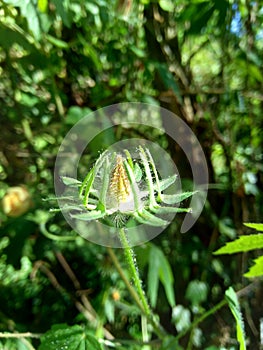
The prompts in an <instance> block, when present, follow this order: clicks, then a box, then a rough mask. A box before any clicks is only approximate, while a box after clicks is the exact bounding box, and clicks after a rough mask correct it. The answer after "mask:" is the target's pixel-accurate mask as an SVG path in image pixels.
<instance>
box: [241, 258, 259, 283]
mask: <svg viewBox="0 0 263 350" xmlns="http://www.w3.org/2000/svg"><path fill="white" fill-rule="evenodd" d="M262 275H263V256H260V257H259V258H257V259H255V260H254V265H253V266H251V267H250V269H249V271H248V272H246V273H245V274H244V276H245V277H248V278H251V277H259V276H262Z"/></svg>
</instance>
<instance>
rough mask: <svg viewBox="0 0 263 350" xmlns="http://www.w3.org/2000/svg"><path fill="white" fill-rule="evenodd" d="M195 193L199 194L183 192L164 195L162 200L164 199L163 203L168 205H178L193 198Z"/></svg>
mask: <svg viewBox="0 0 263 350" xmlns="http://www.w3.org/2000/svg"><path fill="white" fill-rule="evenodd" d="M195 193H197V191H194V192H183V193H178V194H162V195H161V199H162V202H164V203H166V204H176V203H180V202H182V201H183V200H185V199H186V198H189V197H191V196H193V195H194V194H195Z"/></svg>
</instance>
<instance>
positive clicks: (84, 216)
mask: <svg viewBox="0 0 263 350" xmlns="http://www.w3.org/2000/svg"><path fill="white" fill-rule="evenodd" d="M104 215H105V213H103V212H102V211H100V210H92V211H90V212H87V213H81V214H72V215H71V217H72V218H74V219H79V220H83V221H91V220H97V219H100V218H102V217H103V216H104Z"/></svg>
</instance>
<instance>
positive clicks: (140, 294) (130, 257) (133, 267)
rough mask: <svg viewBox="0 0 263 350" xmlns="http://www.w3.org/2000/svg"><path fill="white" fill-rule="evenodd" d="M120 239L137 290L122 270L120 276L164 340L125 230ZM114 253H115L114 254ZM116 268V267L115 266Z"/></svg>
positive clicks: (163, 331) (162, 331) (122, 230)
mask: <svg viewBox="0 0 263 350" xmlns="http://www.w3.org/2000/svg"><path fill="white" fill-rule="evenodd" d="M119 237H120V241H121V244H122V247H123V249H124V254H125V257H126V260H127V262H128V265H129V268H130V274H131V278H132V280H133V283H134V287H135V289H134V288H133V287H132V286H131V284H130V282H129V281H128V280H127V278H126V276H125V277H124V278H123V276H122V275H123V271H122V269H121V267H120V269H121V272H120V271H119V272H120V275H121V277H122V278H123V280H124V282H125V284H126V286H127V287H128V289H129V290H130V291H132V293H131V295H132V296H133V298H134V299H135V301H136V303H137V305H138V306H139V307H140V309H141V311H142V312H143V313H144V315H145V316H146V318H147V320H148V321H149V322H150V323H151V325H152V327H153V329H154V332H155V333H156V334H157V335H158V337H159V338H160V339H163V338H164V337H165V336H166V332H165V330H164V329H163V328H162V326H161V325H160V323H159V322H158V320H157V319H156V318H155V317H154V315H153V312H152V310H151V308H150V306H149V304H148V301H147V298H146V295H145V293H144V290H143V288H142V282H141V280H140V276H139V272H138V268H137V263H136V258H135V254H134V252H133V249H132V248H131V247H130V244H129V241H128V238H127V236H126V233H125V228H121V229H120V231H119ZM112 253H113V252H112ZM113 254H114V253H113ZM115 266H116V265H115Z"/></svg>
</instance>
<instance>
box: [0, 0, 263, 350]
mask: <svg viewBox="0 0 263 350" xmlns="http://www.w3.org/2000/svg"><path fill="white" fill-rule="evenodd" d="M262 21H263V2H262V1H260V0H257V1H253V2H249V1H241V0H228V1H227V0H213V1H202V0H193V1H188V0H176V1H173V0H155V1H151V0H136V1H135V0H134V1H132V0H118V1H115V0H64V1H60V0H38V1H37V0H0V77H1V80H0V104H1V112H0V113H1V114H0V121H1V138H0V197H1V198H3V201H2V204H3V205H2V208H3V210H2V212H1V213H0V249H1V258H0V305H1V306H0V332H1V333H0V335H1V338H2V340H1V342H0V349H8V350H13V349H19V350H26V349H31V350H32V349H38V348H39V349H40V350H47V349H49V350H53V349H57V350H59V349H61V350H62V348H63V349H66V347H63V346H66V345H65V344H64V345H63V346H62V345H61V344H62V343H61V341H62V340H63V339H68V343H67V346H68V349H69V350H70V349H82V347H81V346H83V348H84V347H85V345H84V343H83V342H84V341H83V337H84V336H83V335H85V342H86V344H88V345H87V346H88V348H89V349H100V347H102V348H103V349H111V348H116V349H124V348H127V349H145V350H149V349H155V348H156V349H167V350H172V349H188V350H190V349H195V348H200V349H207V350H208V349H210V350H219V349H238V348H240V349H244V348H245V347H244V346H245V345H244V344H245V342H243V345H242V336H244V337H245V338H246V343H247V348H248V349H257V348H259V347H260V318H261V317H262V310H261V309H260V306H261V304H262V298H263V290H262V280H260V279H250V278H251V275H250V276H249V275H248V276H247V277H250V278H247V277H244V276H243V275H244V274H245V273H246V272H247V271H248V270H249V268H250V267H251V266H252V265H253V259H256V258H258V257H260V251H259V250H253V251H252V252H245V253H237V254H235V255H214V254H213V252H214V251H216V250H217V249H219V248H220V247H222V246H223V245H224V243H226V242H228V241H232V240H235V239H236V238H238V237H239V236H242V237H243V235H246V234H250V233H252V234H255V231H254V230H253V226H252V228H251V227H248V226H244V225H243V223H248V222H250V223H251V222H262V208H263V196H262V188H263V176H262V170H263V169H262V143H263V141H262V129H263V125H262V124H263V119H262V108H263V95H262V89H263V62H262V50H263V31H262V26H261V23H262ZM133 101H137V102H144V103H149V104H155V105H156V104H159V105H160V106H163V107H165V108H167V109H168V110H170V111H172V112H173V113H175V114H176V115H178V116H179V117H180V118H182V120H183V121H184V122H185V123H187V124H188V125H189V126H190V127H191V129H192V130H193V132H194V133H195V135H196V136H197V138H198V140H199V142H200V143H201V145H202V148H203V150H204V152H205V156H206V160H207V163H208V169H209V183H210V187H209V192H208V198H207V201H206V205H205V208H204V210H203V212H202V215H201V216H200V218H199V220H198V222H197V223H196V224H195V225H194V226H193V227H192V228H191V230H190V231H188V232H187V233H185V234H181V233H180V223H181V217H179V216H176V220H175V221H174V222H173V223H172V224H171V225H170V226H169V227H168V228H167V229H166V230H165V231H164V232H163V233H162V234H161V235H159V236H158V237H157V238H155V239H154V240H152V241H151V242H149V243H147V244H144V245H142V246H138V247H136V248H135V254H136V257H137V260H138V268H139V271H140V275H141V278H142V280H143V288H144V289H145V290H146V295H147V297H148V299H149V301H150V304H151V308H152V309H153V310H154V313H155V315H158V317H157V316H156V317H157V318H158V319H159V321H158V323H160V324H161V325H162V327H163V329H164V334H165V335H163V336H162V334H159V332H158V331H156V329H155V327H154V325H152V324H151V323H150V324H149V322H147V320H146V319H145V317H144V316H143V315H141V311H140V310H139V309H138V307H137V305H136V303H134V301H133V298H132V295H131V293H130V290H129V289H127V285H126V284H125V282H124V280H123V276H121V274H120V272H121V273H123V274H124V276H126V275H128V273H129V269H128V267H127V263H126V260H125V256H124V254H123V251H122V250H121V249H117V250H114V249H113V250H111V249H107V248H105V247H102V246H99V245H96V244H93V243H90V242H88V241H86V240H84V239H83V238H81V237H80V236H79V235H78V234H77V233H76V232H74V231H73V230H72V229H71V227H70V226H69V225H68V224H67V222H66V221H65V219H64V217H63V216H62V215H61V213H54V212H50V207H51V206H54V203H52V204H50V202H49V201H43V199H47V198H50V197H54V184H53V176H54V174H53V171H54V163H55V158H56V154H57V152H58V149H59V146H60V144H61V142H62V140H63V138H64V136H65V135H66V133H67V132H68V130H70V128H71V127H72V126H73V125H74V124H75V123H76V122H77V121H79V120H80V119H81V118H82V117H83V116H86V115H87V114H88V113H90V112H91V111H96V110H97V109H99V108H101V107H105V106H108V105H111V104H113V103H119V102H133ZM164 127H166V126H165V125H164ZM136 136H138V137H142V136H143V137H145V138H147V139H149V140H150V141H155V139H154V135H153V134H152V133H151V130H148V129H147V128H143V129H142V130H141V131H140V134H136V131H135V130H131V129H128V128H121V126H118V127H116V128H114V129H112V130H110V132H108V133H107V134H106V136H105V137H102V138H98V139H97V140H96V142H93V143H91V144H90V147H89V152H88V153H87V154H86V166H87V164H90V165H92V164H93V161H94V159H96V158H97V156H98V151H101V150H102V149H106V148H107V146H108V145H110V144H111V143H113V142H114V141H115V140H116V141H117V140H119V139H122V138H129V137H136ZM161 142H162V144H163V145H164V147H165V148H166V150H167V151H168V152H169V153H170V154H171V157H172V158H173V160H174V161H175V163H176V166H177V168H178V169H179V172H180V176H181V177H182V179H183V180H184V181H183V185H184V186H185V187H186V189H187V187H188V186H189V184H191V181H192V174H191V169H190V167H189V165H188V164H187V162H186V161H185V157H184V153H183V152H182V151H181V150H180V149H179V148H178V147H177V145H176V144H175V143H174V141H173V140H171V139H170V138H166V139H165V140H162V141H161ZM90 165H88V166H87V167H88V169H89V168H90ZM82 167H84V165H83V164H82ZM88 169H85V168H84V169H82V170H81V171H80V173H85V172H87V171H88ZM8 196H9V197H8ZM4 198H5V199H4ZM21 198H22V204H21V206H20V201H21ZM10 203H15V205H14V204H12V205H14V206H15V208H13V207H11V209H10V207H8V205H9V204H10ZM183 215H184V214H183ZM183 215H182V217H183ZM256 228H257V229H258V230H259V231H260V230H261V231H262V227H258V226H257V227H256ZM246 244H249V243H248V242H246ZM253 248H262V243H258V244H256V245H255V246H253ZM242 250H243V251H244V250H246V249H240V250H236V251H237V252H240V251H242ZM230 252H231V251H230ZM227 253H229V252H227ZM156 261H157V262H159V264H158V263H157V265H156ZM116 266H117V267H119V269H118V268H116ZM262 270H263V269H261V272H262ZM262 274H263V273H262ZM252 275H253V274H252ZM255 275H257V276H259V275H260V273H259V272H257V274H255ZM234 290H235V291H236V292H237V295H238V296H239V297H240V298H239V302H240V309H241V313H242V314H243V321H244V329H243V326H242V322H241V316H240V312H238V311H237V310H239V306H238V302H237V300H235V296H236V294H235V293H234ZM226 291H227V292H226ZM225 292H226V296H225ZM229 300H230V302H229ZM227 302H228V303H229V304H230V305H232V308H231V307H230V308H228V307H226V306H225V305H226V304H227ZM233 305H234V306H233ZM231 311H232V313H233V314H235V312H236V313H237V315H236V316H235V318H234V317H233V315H232V314H231ZM62 324H63V325H62ZM84 326H85V327H86V328H83V327H84ZM51 327H53V328H52V329H53V330H50V329H51ZM5 332H8V333H5ZM27 332H29V334H24V333H27ZM47 332H48V333H47ZM236 333H237V336H236ZM12 334H13V335H14V336H15V337H14V338H12ZM40 334H45V335H44V336H42V337H41V338H40ZM40 339H41V340H40ZM96 339H97V340H100V344H99V343H98V341H97V340H96ZM237 339H238V341H239V343H240V345H238V341H237ZM261 342H262V339H261ZM52 346H53V347H52ZM261 346H262V343H261Z"/></svg>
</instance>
